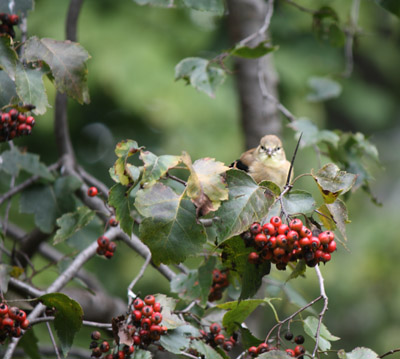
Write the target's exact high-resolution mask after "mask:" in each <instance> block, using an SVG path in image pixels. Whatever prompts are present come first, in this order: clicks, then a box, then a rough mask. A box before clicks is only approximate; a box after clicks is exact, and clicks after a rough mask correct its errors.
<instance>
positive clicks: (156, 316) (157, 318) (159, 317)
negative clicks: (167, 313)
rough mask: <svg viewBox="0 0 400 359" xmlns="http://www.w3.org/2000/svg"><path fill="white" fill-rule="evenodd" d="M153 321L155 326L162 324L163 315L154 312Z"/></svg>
mask: <svg viewBox="0 0 400 359" xmlns="http://www.w3.org/2000/svg"><path fill="white" fill-rule="evenodd" d="M153 309H154V308H153ZM151 321H152V322H153V323H155V324H158V323H161V321H162V314H161V313H157V312H154V313H153V314H152V315H151Z"/></svg>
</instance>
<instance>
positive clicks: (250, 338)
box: [239, 327, 265, 348]
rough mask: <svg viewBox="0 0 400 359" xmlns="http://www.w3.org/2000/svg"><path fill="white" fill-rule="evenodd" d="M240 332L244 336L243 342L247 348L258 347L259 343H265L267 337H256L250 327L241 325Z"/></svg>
mask: <svg viewBox="0 0 400 359" xmlns="http://www.w3.org/2000/svg"><path fill="white" fill-rule="evenodd" d="M239 330H240V334H241V338H242V343H243V346H244V347H245V348H249V347H252V346H255V347H257V346H258V345H259V344H261V343H263V342H264V340H265V339H263V340H261V339H258V338H256V337H255V336H254V335H253V334H252V333H251V332H250V330H249V329H247V328H243V327H240V329H239Z"/></svg>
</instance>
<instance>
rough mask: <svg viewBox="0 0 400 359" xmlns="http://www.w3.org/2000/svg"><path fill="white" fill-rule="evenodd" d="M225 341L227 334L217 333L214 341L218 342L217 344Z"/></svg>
mask: <svg viewBox="0 0 400 359" xmlns="http://www.w3.org/2000/svg"><path fill="white" fill-rule="evenodd" d="M224 341H225V336H224V335H223V334H217V335H216V336H215V337H214V342H215V344H217V345H221V344H223V343H224Z"/></svg>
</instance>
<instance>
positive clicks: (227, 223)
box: [215, 169, 275, 241]
mask: <svg viewBox="0 0 400 359" xmlns="http://www.w3.org/2000/svg"><path fill="white" fill-rule="evenodd" d="M226 181H227V184H228V189H229V199H228V200H227V201H224V202H222V203H221V207H220V208H219V209H218V211H217V212H216V214H215V215H216V216H217V217H219V218H220V220H219V221H218V222H217V226H216V227H217V230H218V234H219V240H220V241H223V240H225V239H227V238H230V237H233V236H235V235H238V234H240V233H243V232H244V231H245V230H247V229H248V228H249V227H250V225H251V224H252V223H253V222H255V221H261V220H262V218H263V217H265V216H266V215H267V213H268V210H269V207H270V206H271V205H272V203H273V201H274V198H275V196H274V195H273V194H272V193H271V192H270V191H265V190H264V189H263V188H261V187H259V186H258V185H257V184H256V183H255V182H254V180H253V179H252V178H251V177H250V176H249V175H248V174H247V173H246V172H244V171H239V170H235V169H232V170H229V171H227V172H226Z"/></svg>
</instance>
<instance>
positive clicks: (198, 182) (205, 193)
mask: <svg viewBox="0 0 400 359" xmlns="http://www.w3.org/2000/svg"><path fill="white" fill-rule="evenodd" d="M182 159H183V162H184V164H185V165H186V166H187V167H188V168H189V170H190V176H189V178H188V181H187V185H186V194H187V196H188V197H189V198H190V199H191V201H192V202H193V203H194V204H195V205H196V211H197V215H198V216H205V215H207V214H208V213H209V212H213V211H216V210H217V209H218V208H219V206H220V204H221V201H225V200H227V199H228V189H227V186H226V183H225V182H224V180H223V178H222V177H221V174H223V173H225V172H226V171H227V170H228V169H229V167H227V166H225V165H224V164H223V163H222V162H219V161H215V159H213V158H202V159H199V160H197V161H195V162H194V163H193V164H192V161H191V159H190V157H189V155H188V154H187V153H184V154H183V155H182Z"/></svg>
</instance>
